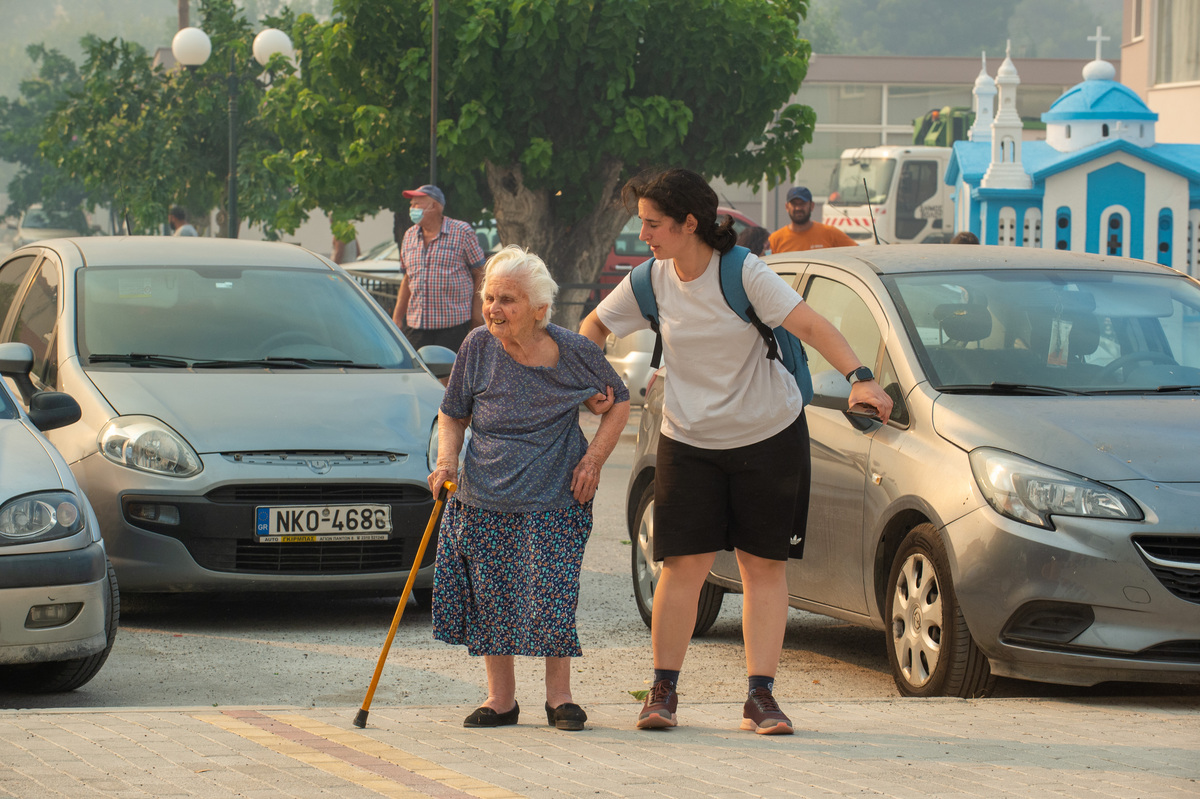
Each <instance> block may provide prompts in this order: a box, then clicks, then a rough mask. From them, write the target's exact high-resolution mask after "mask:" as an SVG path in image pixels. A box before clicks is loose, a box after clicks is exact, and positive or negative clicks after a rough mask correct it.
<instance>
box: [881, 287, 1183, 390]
mask: <svg viewBox="0 0 1200 799" xmlns="http://www.w3.org/2000/svg"><path fill="white" fill-rule="evenodd" d="M886 282H887V283H888V286H889V291H890V292H892V294H893V297H894V299H895V300H896V304H897V308H898V309H899V310H900V312H901V315H902V316H903V317H904V318H905V328H906V332H907V334H908V337H909V339H910V341H912V343H913V346H914V347H915V348H916V349H917V353H918V359H919V360H920V361H921V363H922V365H923V367H924V369H925V371H926V373H927V374H929V375H930V379H931V380H932V381H933V382H934V384H935V385H937V386H939V387H946V386H989V385H990V384H992V383H1016V384H1022V385H1036V386H1047V387H1051V388H1058V389H1065V390H1078V391H1127V390H1157V389H1159V388H1161V387H1163V386H1196V385H1200V287H1197V286H1196V284H1195V283H1193V282H1191V281H1189V280H1187V279H1186V278H1184V277H1183V276H1181V275H1178V274H1175V273H1169V272H1166V271H1164V272H1163V273H1161V274H1144V273H1124V272H1115V271H1113V270H1096V271H1079V270H1070V271H1067V270H1064V271H1053V270H1004V271H979V272H955V273H946V272H943V273H938V274H921V275H900V276H896V277H894V278H889V279H888V281H886Z"/></svg>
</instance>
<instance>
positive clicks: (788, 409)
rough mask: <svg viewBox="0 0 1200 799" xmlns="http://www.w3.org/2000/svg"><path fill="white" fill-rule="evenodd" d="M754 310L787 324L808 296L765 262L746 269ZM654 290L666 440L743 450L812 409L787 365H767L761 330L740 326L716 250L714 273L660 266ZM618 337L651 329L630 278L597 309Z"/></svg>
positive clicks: (751, 259)
mask: <svg viewBox="0 0 1200 799" xmlns="http://www.w3.org/2000/svg"><path fill="white" fill-rule="evenodd" d="M742 269H743V271H742V282H743V285H744V286H745V288H746V295H747V296H748V297H749V298H750V304H751V305H753V306H754V312H755V313H756V314H758V318H759V319H761V320H762V321H763V322H764V323H766V325H767V326H768V327H771V328H774V327H777V326H779V325H780V324H781V323H782V322H783V320H784V319H785V318H786V317H787V315H788V314H789V313H791V312H792V310H793V309H795V307H796V306H797V305H798V304H799V303H801V302H803V301H804V300H803V298H802V297H801V296H800V295H799V294H797V293H796V291H795V290H794V289H793V288H792V287H791V286H789V285H788V284H787V283H786V282H785V281H784V280H783V278H781V277H779V275H777V274H775V272H773V271H772V270H771V268H770V267H769V266H767V265H766V264H765V263H763V262H762V260H761V259H759V258H758V256H756V255H753V254H750V255H747V256H746V260H745V262H744V265H743V267H742ZM650 282H651V285H653V286H654V297H655V300H656V301H657V303H658V318H659V329H660V331H661V332H662V340H663V363H664V364H665V365H666V366H667V370H668V373H669V374H670V379H669V380H667V386H666V394H665V396H664V402H663V421H662V432H663V434H664V435H667V436H669V437H670V438H672V439H674V440H676V441H681V442H683V443H685V444H690V445H692V446H694V447H701V448H703V449H733V448H734V447H742V446H746V445H747V444H754V443H756V442H759V441H763V440H765V439H767V438H770V437H771V436H773V435H775V434H776V433H778V432H780V431H782V430H784V429H786V428H787V427H788V425H790V424H791V423H792V422H794V421H796V417H798V416H799V415H800V412H801V411H802V410H803V409H804V399H803V397H802V396H801V394H800V388H799V386H797V385H796V379H795V378H794V377H792V375H791V374H790V373H789V372H788V371H787V369H785V368H784V367H783V364H782V363H781V362H780V361H778V360H771V361H769V360H767V345H766V342H764V341H763V339H762V336H761V335H759V333H758V330H756V329H755V327H754V325H752V324H750V323H749V322H743V321H742V320H741V319H739V318H738V316H737V314H735V313H734V312H733V309H731V308H730V307H729V304H728V303H726V302H725V297H724V295H722V294H721V285H720V259H719V257H718V255H717V253H716V252H715V251H714V252H713V256H712V259H711V260H710V261H709V262H708V267H707V268H706V269H705V270H704V274H702V275H701V276H700V277H698V278H696V279H695V280H692V281H689V282H687V283H685V282H683V281H682V280H680V279H679V275H678V274H677V273H676V272H675V264H674V262H673V261H655V262H654V263H653V264H652V265H651V267H650ZM596 314H597V316H599V317H600V321H601V322H602V323H603V324H604V326H605V327H607V328H608V329H609V330H611V331H612V332H613V333H614V334H616V335H617V336H618V337H622V336H627V335H629V334H630V333H633V332H634V331H636V330H643V329H646V328H648V327H650V323H649V322H648V321H646V319H645V317H643V316H642V314H641V312H640V311H639V310H638V304H637V299H636V298H635V297H634V294H633V286H632V285H631V284H630V282H629V278H628V277H626V278H625V279H624V280H622V281H621V282H620V283H618V284H617V287H616V288H615V289H613V291H612V293H611V294H609V295H608V296H607V297H605V298H604V300H603V301H601V303H600V305H599V306H597V308H596Z"/></svg>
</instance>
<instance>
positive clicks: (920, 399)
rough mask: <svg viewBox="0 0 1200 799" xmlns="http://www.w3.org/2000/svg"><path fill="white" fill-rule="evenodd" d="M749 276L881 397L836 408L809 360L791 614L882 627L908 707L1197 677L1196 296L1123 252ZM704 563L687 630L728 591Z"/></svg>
mask: <svg viewBox="0 0 1200 799" xmlns="http://www.w3.org/2000/svg"><path fill="white" fill-rule="evenodd" d="M766 260H767V262H768V263H769V264H770V265H771V266H772V268H774V269H775V270H776V272H778V273H779V274H781V275H782V276H784V277H785V279H787V280H788V281H789V282H791V283H792V284H793V285H794V286H795V287H796V288H797V290H798V291H799V292H800V293H801V294H802V295H803V296H804V297H805V300H806V301H807V302H808V303H809V304H810V306H811V307H812V308H813V309H814V310H816V311H818V312H819V313H821V314H822V315H823V316H824V317H825V318H827V319H829V320H830V321H831V322H832V323H833V324H834V325H835V326H837V327H838V328H839V330H840V331H841V332H842V334H843V335H844V336H845V337H846V339H847V340H848V341H849V343H850V345H851V347H852V348H853V349H854V351H855V353H856V354H857V356H858V357H859V359H861V361H862V362H863V363H865V364H867V365H869V366H870V367H871V368H872V370H873V371H874V372H875V374H876V375H877V376H878V379H879V382H880V384H881V385H882V386H883V387H884V389H885V390H886V391H887V392H888V394H889V395H890V396H891V397H892V400H893V402H894V403H895V408H894V411H893V414H892V417H891V419H890V421H889V422H888V424H887V425H880V424H879V423H878V422H877V421H872V420H869V419H866V418H863V417H861V416H857V415H850V414H847V413H846V403H847V398H848V396H849V386H848V384H847V383H846V380H845V378H844V377H843V376H842V375H841V374H840V373H838V371H837V370H836V369H833V368H832V367H831V366H830V365H829V364H828V363H827V362H825V361H824V360H823V358H822V357H821V356H820V354H819V353H817V352H815V351H814V350H812V349H811V348H809V359H810V368H811V370H812V373H813V382H814V387H815V390H816V392H815V398H814V400H813V402H812V404H810V405H809V406H808V407H807V408H806V409H805V415H806V417H807V421H808V425H809V429H810V432H811V437H812V450H811V453H812V499H811V504H810V508H809V517H808V527H807V539H806V543H805V550H804V557H803V559H802V560H792V561H790V562H789V563H788V566H787V577H788V586H789V594H790V602H791V605H792V606H793V607H796V608H801V609H804V610H807V611H810V612H814V613H821V614H825V615H829V616H832V617H835V618H838V619H843V620H846V621H850V622H854V623H857V624H862V625H866V626H869V627H874V628H876V629H880V630H883V631H885V634H886V635H885V640H886V646H887V652H888V658H889V662H890V664H891V667H892V672H893V677H894V679H895V682H896V685H897V687H898V689H899V690H900V692H901V693H902V694H905V695H913V696H931V695H948V696H984V695H987V694H988V693H990V692H991V691H992V690H993V687H994V683H995V679H996V677H997V676H1007V677H1016V678H1021V679H1027V680H1036V681H1042V682H1051V683H1061V684H1074V685H1093V684H1096V683H1099V682H1104V681H1111V680H1117V681H1145V682H1167V683H1190V684H1197V683H1200V516H1198V515H1197V513H1196V509H1197V508H1198V507H1200V467H1198V466H1197V462H1196V456H1195V453H1196V451H1197V450H1198V449H1200V426H1198V425H1197V424H1196V421H1195V420H1196V408H1197V403H1200V283H1197V281H1195V280H1194V279H1192V278H1189V277H1188V276H1186V275H1183V274H1181V273H1179V272H1177V271H1175V270H1172V269H1170V268H1167V267H1163V266H1159V265H1156V264H1148V263H1145V262H1140V261H1133V260H1128V259H1121V258H1113V257H1100V256H1094V255H1086V254H1078V253H1066V252H1059V251H1054V250H1043V249H1031V248H1012V247H941V246H930V245H908V246H899V245H898V246H892V247H876V248H869V249H866V248H864V249H859V248H842V249H829V250H824V251H821V252H817V253H813V252H809V253H783V254H780V255H774V256H769V257H768V258H767V259H766ZM669 380H670V375H669V373H666V372H665V371H664V372H662V373H661V374H660V375H659V378H658V379H656V380H655V381H654V382H653V383H652V386H651V389H650V391H649V393H648V395H647V399H646V410H645V411H644V413H643V416H642V422H641V428H640V430H639V435H638V444H637V453H636V461H635V465H634V468H633V472H632V476H631V480H630V484H629V491H628V504H627V508H628V521H629V525H630V531H631V534H632V535H631V537H632V538H633V539H634V548H633V549H634V552H633V562H632V568H633V579H634V589H635V597H636V598H637V603H638V607H639V610H640V611H641V613H642V616H643V618H644V619H649V618H650V616H651V615H652V613H653V602H654V588H655V585H656V582H657V579H658V574H659V571H658V570H659V568H660V565H659V564H656V563H654V562H653V561H652V559H651V557H650V553H651V552H652V549H651V547H652V542H653V529H654V524H653V505H654V482H653V478H654V461H655V450H656V448H657V439H658V435H659V424H660V421H661V412H662V387H663V386H664V385H665V384H666V383H667V381H669ZM740 589H741V584H740V580H739V576H738V571H737V566H736V563H735V561H734V559H733V557H732V555H730V554H729V553H720V554H719V555H718V557H717V562H716V564H715V565H714V567H713V570H712V573H711V574H710V576H709V581H708V583H707V584H706V585H705V588H704V590H703V592H702V595H701V600H700V614H699V616H698V620H697V625H696V631H697V632H703V631H704V630H705V629H706V628H707V627H708V626H709V625H711V624H712V623H713V620H714V619H715V618H716V615H717V613H718V612H719V609H720V604H721V595H722V594H723V593H724V592H725V591H727V590H734V591H738V590H740Z"/></svg>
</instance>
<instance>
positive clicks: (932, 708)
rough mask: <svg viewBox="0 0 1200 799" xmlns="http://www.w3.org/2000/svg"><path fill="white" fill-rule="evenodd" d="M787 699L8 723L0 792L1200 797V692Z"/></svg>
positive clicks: (0, 737)
mask: <svg viewBox="0 0 1200 799" xmlns="http://www.w3.org/2000/svg"><path fill="white" fill-rule="evenodd" d="M781 700H783V705H784V708H785V710H787V711H788V713H789V715H790V716H791V718H792V720H793V722H794V723H795V724H796V730H797V732H796V734H795V735H793V736H760V735H755V734H753V733H747V732H741V731H739V730H738V729H737V725H738V722H739V721H740V718H741V707H740V705H733V704H702V705H683V706H681V707H680V720H681V723H682V725H684V726H680V727H678V728H676V729H673V730H665V731H637V730H635V729H633V720H634V717H635V716H636V713H637V710H638V704H637V703H636V702H633V701H632V700H631V701H630V702H629V703H628V704H621V705H599V706H592V707H588V708H587V710H588V713H589V716H590V719H589V721H588V729H587V730H585V731H583V732H577V733H569V732H559V731H557V730H555V729H553V728H550V727H547V726H546V724H545V722H544V719H545V714H544V712H543V711H542V708H541V707H540V706H536V707H529V708H522V710H523V714H522V719H521V724H520V725H518V726H516V727H505V728H500V729H494V730H477V729H473V730H469V729H464V728H463V727H462V718H463V716H465V715H466V713H467V712H469V711H470V710H471V708H464V707H409V706H401V707H386V706H384V707H376V708H373V709H372V710H371V712H370V716H369V718H368V725H367V728H366V729H365V730H359V729H357V728H355V727H354V726H353V724H352V719H353V718H354V715H355V712H356V710H357V708H336V709H329V708H278V707H277V708H223V707H212V708H169V709H142V708H137V709H123V708H106V709H93V710H61V711H47V710H39V711H30V710H5V711H0V796H6V797H8V796H11V797H20V799H42V797H70V799H83V798H84V797H92V796H106V797H112V796H119V797H153V798H154V799H164V798H165V797H205V798H206V799H207V798H208V797H254V799H266V798H267V797H306V798H307V797H317V796H330V797H333V796H336V797H344V798H345V799H356V798H357V797H378V796H387V797H479V799H505V798H507V797H531V798H536V799H541V798H542V797H546V798H549V797H581V796H602V797H605V796H607V797H613V796H620V797H626V796H627V797H645V796H654V797H657V796H665V797H752V796H754V797H758V796H779V797H784V796H798V797H829V796H887V797H914V799H915V797H968V796H977V797H987V798H988V799H991V798H992V797H998V796H1013V797H1022V799H1028V798H1029V797H1060V798H1061V797H1072V798H1073V799H1074V798H1075V797H1120V799H1128V798H1129V797H1144V798H1147V799H1148V798H1149V797H1170V798H1171V799H1191V798H1192V797H1197V796H1200V699H1198V698H1194V697H1186V698H1181V699H1177V698H1169V697H1162V698H1160V697H1155V698H1152V699H1144V698H1140V699H1136V700H1134V699H1111V698H1105V699H1103V700H1061V699H1058V700H1046V699H1037V700H1028V699H988V700H970V701H969V700H954V699H932V700H915V699H876V700H851V701H813V700H809V701H799V702H787V701H786V700H785V698H784V697H781Z"/></svg>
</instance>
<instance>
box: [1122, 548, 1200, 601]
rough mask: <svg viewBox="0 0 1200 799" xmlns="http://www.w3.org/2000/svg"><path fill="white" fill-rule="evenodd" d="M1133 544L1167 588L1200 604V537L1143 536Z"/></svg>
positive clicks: (1181, 597) (1183, 597)
mask: <svg viewBox="0 0 1200 799" xmlns="http://www.w3.org/2000/svg"><path fill="white" fill-rule="evenodd" d="M1133 543H1134V545H1135V546H1136V547H1137V549H1138V551H1139V552H1140V553H1141V555H1142V558H1143V559H1145V561H1146V565H1147V566H1149V567H1150V571H1151V572H1153V573H1154V576H1155V577H1157V578H1158V581H1159V582H1160V583H1162V584H1163V587H1164V588H1166V589H1167V590H1168V591H1170V592H1171V593H1172V594H1174V595H1175V596H1177V597H1179V598H1180V599H1185V600H1187V601H1188V602H1195V603H1197V604H1200V537H1196V536H1182V535H1142V536H1135V537H1134V539H1133Z"/></svg>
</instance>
